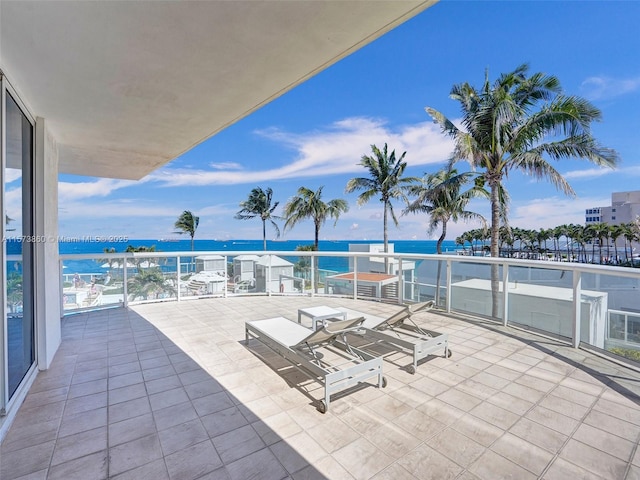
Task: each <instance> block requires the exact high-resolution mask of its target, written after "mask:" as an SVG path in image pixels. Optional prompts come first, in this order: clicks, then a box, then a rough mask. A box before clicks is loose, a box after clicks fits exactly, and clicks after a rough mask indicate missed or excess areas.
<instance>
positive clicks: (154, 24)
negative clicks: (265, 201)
mask: <svg viewBox="0 0 640 480" xmlns="http://www.w3.org/2000/svg"><path fill="white" fill-rule="evenodd" d="M436 1H437V0H427V1H410V0H407V1H397V0H393V1H371V2H367V1H313V2H312V1H299V2H276V1H265V2H262V1H251V2H244V1H235V2H230V1H229V2H227V1H193V2H191V1H163V2H156V1H131V2H82V1H56V2H49V1H7V0H2V1H1V2H0V69H1V70H2V71H3V72H4V73H5V74H6V75H7V78H8V79H9V81H10V82H11V83H12V85H13V86H14V87H15V88H16V90H17V91H18V93H19V95H20V96H21V98H22V99H23V100H24V101H25V103H26V104H27V105H28V107H29V109H30V110H31V111H32V113H33V114H34V115H36V116H40V117H44V118H45V119H46V121H47V125H48V128H49V130H50V131H51V132H52V134H53V136H54V137H55V138H56V140H57V143H58V152H59V161H60V171H61V172H62V173H72V174H79V175H89V176H104V177H113V178H128V179H139V178H142V177H143V176H145V175H147V174H148V173H150V172H152V171H153V170H155V169H157V168H158V167H160V166H162V165H164V164H166V163H167V162H169V161H171V160H173V159H174V158H176V157H177V156H179V155H180V154H182V153H184V152H186V151H187V150H189V149H191V148H192V147H194V146H195V145H197V144H199V143H200V142H202V141H203V140H205V139H207V138H209V137H211V136H212V135H215V134H216V133H218V132H220V131H221V130H222V129H224V128H226V127H228V126H229V125H231V124H233V123H234V122H237V121H238V120H240V119H242V118H243V117H245V116H247V115H249V114H250V113H252V112H253V111H255V110H257V109H258V108H260V107H261V106H263V105H265V104H267V103H268V102H270V101H272V100H274V99H275V98H277V97H279V96H280V95H282V94H284V93H286V92H287V91H288V90H290V89H292V88H293V87H295V86H296V85H298V84H300V83H301V82H304V81H305V80H307V79H308V78H310V77H312V76H313V75H315V74H317V73H319V72H320V71H322V70H324V69H325V68H327V67H329V66H330V65H332V64H334V63H335V62H337V61H338V60H340V59H342V58H344V57H346V56H347V55H349V54H350V53H352V52H354V51H355V50H357V49H359V48H361V47H363V46H364V45H366V44H367V43H369V42H371V41H373V40H375V39H376V38H378V37H379V36H381V35H382V34H384V33H385V32H387V31H389V30H391V29H393V28H395V27H396V26H398V25H399V24H401V23H402V22H404V21H406V20H408V19H409V18H411V17H413V16H415V15H417V14H418V13H420V12H421V11H423V10H425V9H426V8H428V7H429V6H431V5H432V4H433V3H435V2H436ZM212 160H213V159H212Z"/></svg>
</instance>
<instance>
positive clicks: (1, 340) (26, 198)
mask: <svg viewBox="0 0 640 480" xmlns="http://www.w3.org/2000/svg"><path fill="white" fill-rule="evenodd" d="M7 95H11V98H12V99H13V101H14V102H15V103H16V105H17V106H18V108H19V109H20V111H21V113H22V114H23V115H24V117H25V118H26V120H27V121H28V122H29V123H30V125H31V132H32V133H31V158H30V163H31V165H29V171H28V173H29V182H28V183H27V184H25V182H24V181H23V184H22V188H23V192H22V215H23V224H24V216H25V214H26V215H27V216H28V220H29V222H30V223H31V229H32V231H31V232H24V231H22V235H33V228H34V227H35V225H34V220H35V218H34V217H35V215H34V214H35V212H34V205H35V196H34V195H35V174H36V172H35V155H36V122H35V118H34V117H33V115H32V114H31V112H30V111H29V109H28V108H27V107H26V105H25V103H24V102H23V101H22V99H21V98H20V95H19V94H18V93H17V92H16V91H15V89H14V88H13V87H12V86H11V84H10V83H9V81H8V80H7V78H6V76H5V75H4V74H3V73H2V72H1V71H0V205H1V206H2V209H1V210H2V214H3V215H5V212H4V210H5V208H4V205H5V198H6V197H5V194H6V191H5V190H6V189H5V174H6V167H7V132H6V128H7V120H6V119H7ZM25 188H27V189H28V192H24V189H25ZM0 224H1V228H0V233H1V234H2V248H0V265H1V269H0V272H1V275H0V290H1V291H2V292H3V294H2V298H3V301H2V302H1V304H0V318H2V326H1V328H0V355H1V357H0V358H1V359H2V362H0V366H1V367H2V368H0V416H3V415H6V414H7V412H9V411H10V410H11V409H12V406H13V405H14V404H15V403H16V402H18V403H20V402H21V401H20V400H19V399H21V398H23V397H24V395H25V394H26V392H25V388H27V385H29V384H30V383H31V381H30V380H32V379H33V376H34V373H35V371H36V369H37V365H38V348H37V345H38V322H37V311H36V301H35V285H36V278H35V277H36V265H35V263H34V260H35V251H34V250H35V249H34V244H33V243H31V244H30V246H29V249H28V252H27V253H28V254H29V257H30V258H29V259H28V261H27V262H25V261H24V254H25V251H24V247H23V251H22V255H23V261H22V266H23V279H24V278H25V275H26V276H27V278H29V279H30V281H29V282H28V285H27V283H25V282H23V288H25V285H26V286H27V287H26V288H29V289H30V292H29V299H28V300H29V301H30V302H31V307H30V310H31V312H32V313H31V316H32V319H31V321H32V322H33V324H32V328H33V340H34V342H33V362H32V363H31V365H30V367H29V368H28V370H27V372H26V373H25V375H24V377H23V378H22V380H21V382H20V385H19V386H18V388H17V389H16V390H15V391H14V393H13V395H12V396H11V398H9V352H8V322H7V298H6V295H7V260H8V256H7V242H6V241H5V239H6V238H7V237H6V235H7V226H6V222H5V221H4V219H3V221H2V222H0ZM27 269H28V270H29V272H26V270H27Z"/></svg>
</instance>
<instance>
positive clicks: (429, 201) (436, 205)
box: [403, 164, 489, 304]
mask: <svg viewBox="0 0 640 480" xmlns="http://www.w3.org/2000/svg"><path fill="white" fill-rule="evenodd" d="M474 175H475V174H474V173H473V172H464V173H458V171H457V170H456V169H455V168H453V166H452V165H451V164H449V166H448V167H447V168H444V169H442V170H439V171H438V172H436V173H432V174H430V175H426V176H425V177H424V178H423V179H422V182H421V183H420V184H419V185H411V186H410V187H409V189H408V191H409V193H410V194H411V195H415V196H416V197H417V198H416V199H415V200H414V201H413V202H411V203H410V204H409V205H408V206H407V208H405V210H404V211H403V215H405V214H407V213H426V214H428V215H429V227H428V229H427V234H429V235H430V234H432V233H433V232H435V230H436V228H438V226H441V227H442V230H441V233H440V237H439V238H438V242H437V243H436V252H437V253H438V255H442V242H443V241H444V239H445V238H446V236H447V224H448V223H449V221H453V222H457V221H458V220H471V219H479V220H482V222H485V219H484V217H483V216H482V215H480V214H478V213H475V212H471V211H469V210H467V209H466V208H467V205H468V203H469V201H471V199H472V198H475V197H481V196H482V197H485V198H486V197H488V196H489V193H488V192H487V191H486V190H485V189H484V188H482V187H479V186H477V185H474V186H473V187H471V188H470V189H469V190H466V191H464V192H461V190H462V186H463V185H465V184H466V183H468V182H470V181H471V180H472V178H473V177H474ZM441 272H442V262H441V261H438V271H437V273H436V294H435V301H436V304H439V303H440V274H441Z"/></svg>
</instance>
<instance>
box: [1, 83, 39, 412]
mask: <svg viewBox="0 0 640 480" xmlns="http://www.w3.org/2000/svg"><path fill="white" fill-rule="evenodd" d="M3 98H4V101H5V105H4V117H3V121H2V122H1V125H2V128H4V139H5V148H4V160H3V162H2V165H3V171H2V183H3V188H2V192H3V195H2V199H1V200H2V205H3V212H4V228H3V234H4V242H3V249H4V252H3V253H4V259H5V262H4V263H5V265H4V269H3V288H4V300H5V304H4V312H5V315H4V325H3V327H4V328H3V333H4V335H3V346H2V347H3V348H2V350H3V361H2V365H3V369H2V370H3V371H2V376H3V379H2V380H3V389H2V390H4V392H3V396H4V399H3V402H2V403H5V404H6V403H9V402H11V399H12V397H13V396H14V395H15V393H16V391H17V390H18V387H19V386H20V384H21V382H22V380H23V379H24V378H25V376H26V375H27V373H28V372H29V370H30V369H31V368H32V366H33V365H34V363H35V357H36V355H35V352H36V349H35V333H36V332H35V319H34V298H33V290H34V287H33V286H34V280H33V271H34V268H33V251H34V246H35V240H37V239H35V238H34V237H33V231H34V228H33V215H32V204H33V202H32V191H33V163H34V162H33V159H34V126H33V124H32V122H31V120H30V118H29V117H28V115H27V114H25V111H24V110H23V109H22V108H21V106H20V104H19V102H18V101H17V100H16V98H17V97H14V96H13V95H12V93H11V92H10V91H8V90H6V91H5V94H4V95H3ZM4 406H6V405H4Z"/></svg>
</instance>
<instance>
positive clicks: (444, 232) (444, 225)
mask: <svg viewBox="0 0 640 480" xmlns="http://www.w3.org/2000/svg"><path fill="white" fill-rule="evenodd" d="M446 236H447V222H442V234H441V235H440V238H438V243H437V244H436V252H437V253H438V255H442V242H443V241H444V239H445V237H446ZM441 273H442V260H438V272H437V274H436V295H435V297H436V298H435V301H436V305H440V274H441Z"/></svg>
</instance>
